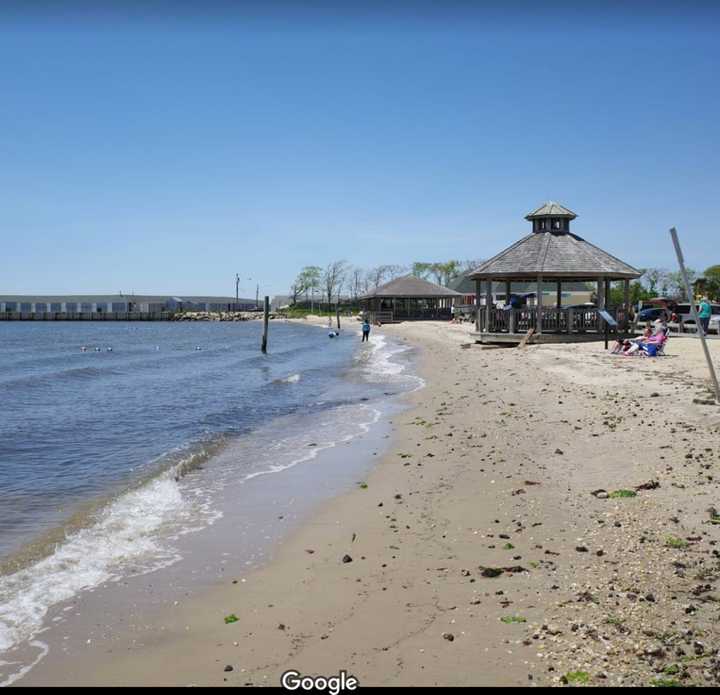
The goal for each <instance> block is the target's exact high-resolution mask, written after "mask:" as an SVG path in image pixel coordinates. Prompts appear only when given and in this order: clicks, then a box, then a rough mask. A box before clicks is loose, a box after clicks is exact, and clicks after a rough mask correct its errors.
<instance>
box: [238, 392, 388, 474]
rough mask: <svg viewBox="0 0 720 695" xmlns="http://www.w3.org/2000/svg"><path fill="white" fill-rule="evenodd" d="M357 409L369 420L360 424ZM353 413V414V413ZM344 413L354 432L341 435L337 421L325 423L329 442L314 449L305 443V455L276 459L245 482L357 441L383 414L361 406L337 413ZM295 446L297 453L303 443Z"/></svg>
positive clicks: (315, 446) (286, 468) (283, 444)
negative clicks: (329, 436)
mask: <svg viewBox="0 0 720 695" xmlns="http://www.w3.org/2000/svg"><path fill="white" fill-rule="evenodd" d="M355 408H359V409H360V410H361V411H362V412H365V413H367V414H368V415H369V418H368V419H367V420H364V421H360V422H358V421H357V419H356V418H355V417H353V416H354V410H355ZM351 411H352V412H351ZM344 412H347V413H348V414H349V415H350V416H351V418H352V431H350V432H348V433H347V434H344V435H341V436H338V435H339V432H338V423H337V422H336V421H332V422H328V423H324V424H325V425H327V426H328V428H329V429H330V430H331V431H332V437H331V439H329V440H328V441H326V442H324V443H322V444H316V443H314V442H313V443H312V444H313V445H312V448H310V446H311V443H310V442H305V443H304V444H305V447H306V448H307V451H306V452H305V453H303V454H302V455H301V456H296V457H291V458H289V459H288V460H287V461H283V462H281V461H280V460H279V458H278V459H276V461H275V463H273V464H271V465H270V466H268V467H267V468H264V469H262V470H259V471H254V472H252V473H248V474H247V475H246V476H245V477H244V479H243V480H252V479H253V478H257V477H259V476H261V475H270V474H272V473H281V472H282V471H285V470H288V469H289V468H294V467H295V466H297V465H298V464H300V463H306V462H307V461H312V460H313V459H315V458H317V456H318V454H319V453H320V452H321V451H325V450H326V449H332V448H334V447H336V446H337V445H338V444H341V443H346V442H350V441H352V440H353V439H356V438H357V437H359V436H360V435H361V434H363V433H367V432H369V431H370V427H372V425H374V424H375V423H377V422H378V420H380V417H381V415H382V413H381V412H380V411H379V410H378V409H377V408H372V407H370V406H368V405H361V406H349V407H347V408H338V409H337V411H336V413H337V414H339V415H342V414H343V413H344ZM312 438H313V439H316V438H317V437H314V436H313V437H312ZM294 444H295V446H293V447H292V450H293V451H295V450H297V448H299V446H298V445H300V446H302V444H303V443H302V442H297V441H296V442H294ZM286 445H287V442H279V443H277V444H276V446H277V447H278V448H279V447H281V446H286Z"/></svg>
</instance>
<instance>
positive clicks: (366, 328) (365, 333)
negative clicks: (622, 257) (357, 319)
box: [360, 319, 370, 343]
mask: <svg viewBox="0 0 720 695" xmlns="http://www.w3.org/2000/svg"><path fill="white" fill-rule="evenodd" d="M367 340H370V322H369V321H368V320H367V319H364V320H363V325H362V340H361V341H360V342H361V343H364V342H365V341H367Z"/></svg>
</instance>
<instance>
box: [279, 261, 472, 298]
mask: <svg viewBox="0 0 720 695" xmlns="http://www.w3.org/2000/svg"><path fill="white" fill-rule="evenodd" d="M481 262H482V261H479V260H465V261H459V260H450V261H445V262H432V263H430V262H427V263H426V262H422V261H416V262H414V263H412V264H411V265H407V266H406V265H379V266H375V267H374V268H361V267H359V266H355V265H352V264H350V263H348V262H347V261H344V260H341V261H332V262H330V263H328V264H327V265H326V266H325V267H324V268H323V267H321V266H317V265H308V266H305V267H304V268H302V269H301V270H300V272H299V273H298V274H297V277H296V278H295V280H294V281H293V283H292V285H291V287H290V303H291V304H297V303H299V302H304V303H310V304H313V303H314V302H315V301H319V302H321V303H325V304H328V305H330V304H334V303H338V302H339V301H340V299H341V297H342V298H345V299H347V300H350V301H351V302H353V303H356V302H357V301H358V299H359V298H360V297H362V296H363V295H365V294H368V293H369V292H372V291H373V290H374V289H375V288H376V287H379V286H380V285H383V284H385V283H386V282H390V281H391V280H395V279H396V278H399V277H402V276H404V275H414V276H415V277H419V278H423V279H425V280H431V281H432V282H435V283H437V284H439V285H444V286H447V285H449V284H450V283H451V282H452V281H453V280H455V279H456V278H457V277H459V276H460V275H464V274H465V273H467V272H469V271H470V270H472V269H473V268H476V267H477V266H478V265H480V263H481Z"/></svg>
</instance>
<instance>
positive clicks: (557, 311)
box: [555, 280, 562, 333]
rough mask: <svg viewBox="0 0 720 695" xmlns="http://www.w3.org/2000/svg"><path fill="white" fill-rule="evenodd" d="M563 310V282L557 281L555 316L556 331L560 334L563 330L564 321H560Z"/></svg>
mask: <svg viewBox="0 0 720 695" xmlns="http://www.w3.org/2000/svg"><path fill="white" fill-rule="evenodd" d="M561 309H562V280H558V281H557V294H556V296H555V316H556V319H555V321H556V330H557V332H558V333H560V331H561V330H562V328H561V326H562V321H561V320H560V316H561V311H560V310H561Z"/></svg>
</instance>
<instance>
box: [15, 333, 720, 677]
mask: <svg viewBox="0 0 720 695" xmlns="http://www.w3.org/2000/svg"><path fill="white" fill-rule="evenodd" d="M374 330H381V331H383V332H386V333H387V334H388V335H390V336H393V337H395V338H399V339H401V340H408V341H410V342H411V343H412V344H414V345H417V346H419V347H420V349H421V357H420V366H419V368H420V373H421V375H422V376H424V377H425V378H426V380H427V386H426V388H425V389H423V390H421V391H417V392H415V393H414V394H411V395H410V396H407V397H406V398H409V399H410V401H411V405H412V408H411V409H410V410H408V411H406V412H404V413H402V414H400V415H397V416H395V417H394V418H393V422H392V430H393V431H392V442H393V443H392V445H391V447H390V450H389V452H388V453H387V455H385V456H384V457H382V459H381V460H380V461H379V463H378V465H377V466H376V467H375V468H374V469H373V471H372V473H371V474H370V475H369V476H368V477H367V479H366V481H365V483H366V484H365V485H363V486H358V487H357V489H354V490H352V491H351V492H349V493H347V494H344V495H342V496H341V497H339V498H336V499H334V500H332V501H330V502H327V503H326V504H325V505H324V506H323V508H322V509H321V510H320V511H319V512H318V513H317V514H315V515H314V516H313V517H312V519H310V520H309V521H307V522H305V523H303V524H302V525H301V526H300V528H299V529H298V530H296V531H295V532H293V533H292V534H291V536H290V537H289V538H288V539H287V540H286V541H285V542H284V543H283V544H282V546H281V547H280V548H279V550H278V551H277V552H276V553H275V557H274V559H273V561H272V562H271V563H270V564H269V565H267V566H266V567H264V568H261V569H258V570H253V571H251V572H248V573H247V574H246V575H244V576H239V575H238V576H235V577H225V578H224V580H223V581H219V582H218V583H217V585H215V586H213V587H211V588H210V589H208V591H206V592H203V593H202V595H196V596H189V597H187V598H186V599H184V600H179V601H178V604H177V605H173V606H172V607H167V608H166V609H163V610H161V611H159V612H158V613H157V614H154V615H153V616H152V619H151V620H148V621H146V623H145V624H142V625H136V626H135V627H134V628H132V629H129V628H127V627H125V628H123V629H122V630H120V631H118V634H116V635H114V636H113V639H112V641H111V643H107V644H106V645H105V646H104V647H103V648H92V649H91V648H90V646H89V647H88V651H87V653H83V650H82V649H78V650H76V651H74V653H73V654H72V655H70V656H69V657H68V658H65V659H52V658H50V657H48V659H46V660H45V661H43V662H41V663H40V664H39V666H38V667H37V668H36V669H35V670H33V671H32V672H31V673H30V674H29V675H28V676H27V677H26V678H25V679H23V680H22V681H20V683H19V684H21V685H31V684H32V685H36V684H51V683H52V684H58V685H65V684H77V685H95V684H97V685H135V684H148V685H243V684H253V685H265V684H269V685H278V684H279V681H280V675H281V674H282V673H283V672H284V671H286V670H288V669H296V670H298V671H300V672H301V673H303V674H324V675H332V674H337V673H338V671H339V670H340V669H344V670H347V671H348V672H350V673H352V674H354V675H355V676H356V677H357V678H358V679H359V681H360V684H361V685H379V684H389V685H402V684H412V685H435V684H438V685H528V684H558V683H562V682H563V679H564V680H568V681H570V682H571V683H572V682H578V683H583V682H588V683H591V684H595V685H603V684H606V685H615V684H624V685H636V684H642V685H646V684H651V683H652V682H653V680H658V679H664V680H676V681H679V682H682V683H687V684H690V683H698V684H714V683H716V682H717V680H718V668H719V664H718V661H717V657H716V654H717V649H718V646H720V636H719V635H718V633H717V629H716V628H715V624H716V620H717V617H718V608H717V606H718V603H717V602H718V601H720V592H718V593H717V594H716V591H717V588H716V585H717V582H718V581H719V580H720V563H719V562H718V553H719V551H720V547H719V546H717V545H716V542H717V540H718V539H719V538H720V526H718V525H716V524H715V523H712V520H711V512H709V511H708V509H710V508H711V507H713V506H717V507H720V500H719V499H718V490H717V483H718V479H717V472H716V471H715V468H716V467H717V466H718V463H719V462H720V408H719V407H718V406H715V405H710V404H709V399H708V392H707V386H706V379H705V372H704V363H703V361H702V360H703V358H702V353H701V350H700V344H699V341H697V340H696V339H692V338H673V339H671V340H670V342H669V345H668V348H667V353H668V356H667V357H665V358H661V359H657V360H652V359H642V358H624V357H611V356H608V355H607V354H605V353H604V350H603V348H602V343H596V344H583V345H574V346H529V347H528V348H526V349H523V350H519V349H513V348H488V347H481V346H479V345H474V344H471V341H470V338H469V336H468V335H467V331H468V327H466V326H449V325H448V324H433V323H417V324H401V325H397V326H386V327H383V328H382V329H374ZM711 349H712V351H713V354H714V356H715V358H716V361H717V362H720V341H713V342H712V344H711ZM640 486H643V487H644V488H645V489H640V490H636V488H638V487H640ZM620 490H627V491H630V492H632V493H635V494H634V496H615V495H613V493H615V492H617V491H620ZM603 491H604V492H603ZM593 492H594V493H595V494H592V493H593ZM622 494H623V495H627V494H629V493H622ZM221 551H222V552H227V551H228V548H227V546H224V547H223V548H218V554H220V553H221ZM230 552H231V549H230ZM156 590H157V591H159V592H162V587H156ZM230 614H234V615H235V616H236V617H237V618H238V620H237V622H232V623H229V624H226V623H225V621H224V618H225V617H226V616H228V615H230ZM110 629H111V628H110Z"/></svg>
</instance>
